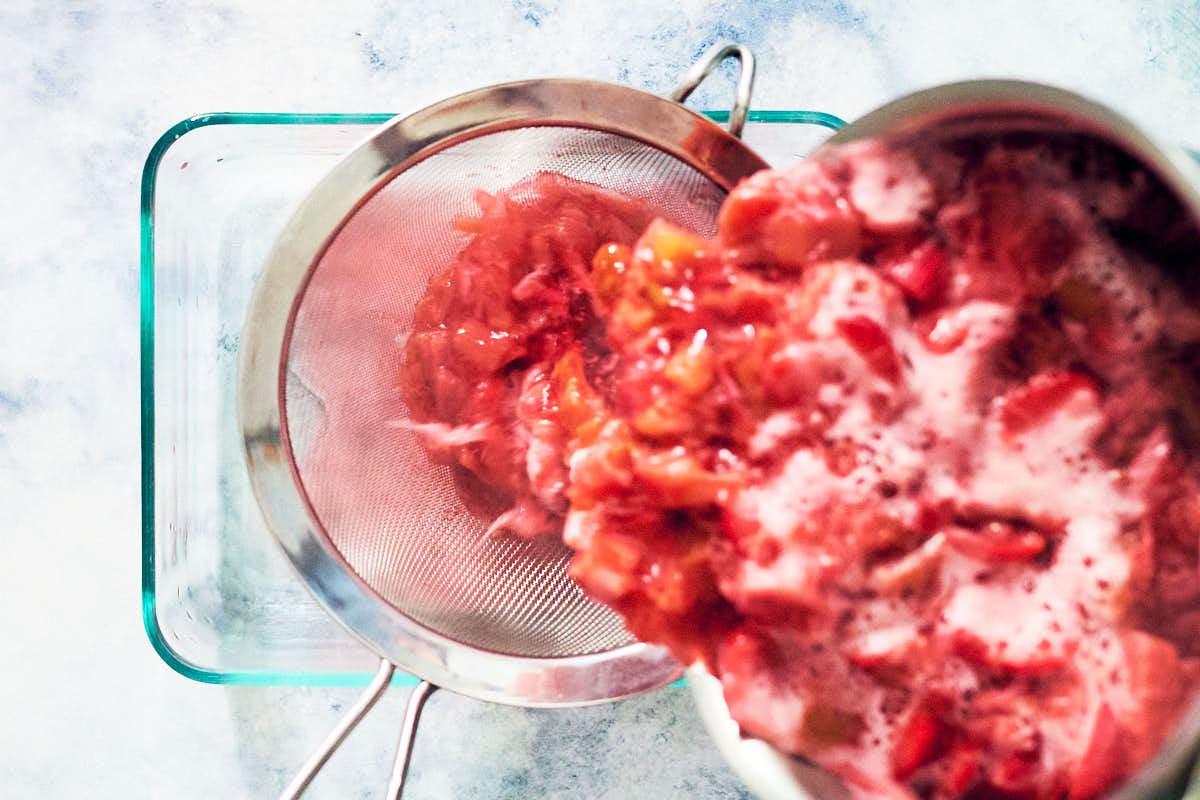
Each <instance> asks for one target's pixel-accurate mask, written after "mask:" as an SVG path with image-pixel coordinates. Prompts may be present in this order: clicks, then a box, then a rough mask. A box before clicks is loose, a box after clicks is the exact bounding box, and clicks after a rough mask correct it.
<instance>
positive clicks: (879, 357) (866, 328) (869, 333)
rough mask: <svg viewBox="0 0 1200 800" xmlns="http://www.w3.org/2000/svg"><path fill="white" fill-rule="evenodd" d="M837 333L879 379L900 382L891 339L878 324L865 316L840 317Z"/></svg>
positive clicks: (898, 367) (898, 366)
mask: <svg viewBox="0 0 1200 800" xmlns="http://www.w3.org/2000/svg"><path fill="white" fill-rule="evenodd" d="M836 325H837V330H838V333H840V334H841V335H842V338H843V339H845V340H846V343H847V344H849V345H850V346H851V347H852V348H854V351H855V352H856V353H858V354H859V355H860V356H862V358H863V360H864V361H866V362H867V365H868V366H870V367H871V369H872V370H874V371H875V372H876V373H877V374H878V375H879V376H880V377H883V378H886V379H887V380H889V381H891V382H893V383H895V382H896V381H898V380H900V362H899V360H898V359H897V358H896V350H895V348H894V347H893V346H892V339H891V337H890V336H888V334H887V332H886V331H885V330H884V329H883V328H882V327H880V325H879V323H878V322H876V321H875V320H873V319H871V318H870V317H868V316H865V315H861V314H859V315H856V316H853V317H842V318H841V319H839V320H838V321H837V323H836Z"/></svg>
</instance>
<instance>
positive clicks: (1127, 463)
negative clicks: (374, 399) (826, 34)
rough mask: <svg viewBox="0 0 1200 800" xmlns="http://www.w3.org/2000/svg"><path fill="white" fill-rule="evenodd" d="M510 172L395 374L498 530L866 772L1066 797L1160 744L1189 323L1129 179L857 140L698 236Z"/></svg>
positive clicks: (1198, 523) (1174, 716) (1177, 586)
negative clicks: (550, 554) (517, 187)
mask: <svg viewBox="0 0 1200 800" xmlns="http://www.w3.org/2000/svg"><path fill="white" fill-rule="evenodd" d="M534 184H536V188H537V189H538V190H539V191H538V192H537V195H538V197H537V199H534V200H529V199H525V200H520V199H518V198H519V197H528V196H529V192H528V191H524V192H509V193H504V194H501V195H498V196H494V197H493V196H486V195H481V197H480V199H479V200H480V208H481V213H480V215H479V216H478V217H476V218H472V219H470V220H464V221H463V223H462V225H463V227H464V229H465V230H468V231H469V232H471V233H473V234H475V236H474V238H473V240H472V242H471V244H470V245H468V247H467V248H466V249H465V250H464V251H463V252H462V253H461V254H460V255H459V257H458V258H457V260H456V261H455V263H454V264H452V265H451V266H450V268H449V269H448V270H447V271H446V272H445V273H444V274H443V275H441V276H439V277H438V278H436V279H435V280H434V281H433V282H432V284H431V286H430V290H429V293H428V295H427V296H426V298H425V299H424V300H423V301H422V303H421V305H420V307H419V308H418V311H417V318H416V325H415V329H414V332H413V334H412V336H410V338H409V340H408V345H407V348H408V351H407V361H406V366H405V371H404V374H403V376H402V379H401V383H402V387H403V389H404V392H405V398H406V400H407V403H408V406H409V408H410V411H411V414H412V416H413V417H414V419H415V421H416V423H418V424H417V425H416V428H417V430H418V432H419V434H420V435H421V436H422V437H423V439H424V441H425V444H426V446H427V447H428V448H429V450H430V452H431V453H432V454H433V455H434V456H435V457H437V458H438V459H439V460H441V461H444V462H446V463H450V464H452V465H454V468H455V470H456V474H457V475H458V476H459V487H460V493H461V494H462V495H463V499H464V501H465V502H466V503H467V504H468V505H469V506H470V507H472V508H474V509H476V510H478V511H479V512H480V513H486V514H489V515H490V516H491V517H492V518H495V519H496V522H495V524H494V525H493V529H494V530H496V531H500V530H508V531H511V532H513V533H515V534H516V535H525V536H534V535H552V536H558V535H561V536H562V537H563V538H564V539H565V541H566V543H567V544H568V545H570V546H571V547H572V548H573V549H574V550H575V556H574V560H573V563H572V567H571V571H572V575H573V576H574V578H575V579H576V580H577V581H578V582H579V583H580V584H581V585H582V586H583V587H584V588H585V589H586V590H587V591H588V592H589V593H590V594H592V595H593V596H595V597H596V598H598V599H600V600H602V601H603V602H605V603H607V604H609V605H610V606H612V607H613V608H615V609H617V610H618V611H619V612H620V613H621V614H622V615H623V616H624V617H625V619H626V621H627V625H628V627H629V629H630V631H632V632H633V633H634V634H635V635H637V636H638V637H639V638H640V639H642V640H643V641H648V642H656V643H661V644H664V645H666V646H667V647H669V648H670V649H671V650H672V652H673V653H674V654H675V655H676V656H677V657H678V658H679V659H680V660H681V661H683V662H685V663H691V662H694V661H697V660H699V661H702V662H703V663H704V664H705V665H706V666H707V668H708V669H709V670H710V671H711V672H712V673H713V674H714V675H716V676H717V677H718V678H719V679H720V680H721V682H722V684H723V686H724V691H725V697H726V700H727V702H728V704H729V707H730V710H731V712H732V714H733V716H734V718H735V719H736V720H737V721H738V723H739V724H740V726H741V729H742V731H743V733H744V734H746V735H750V736H755V737H759V738H762V739H765V740H767V741H768V742H770V743H771V744H773V745H775V746H777V747H779V748H782V749H783V750H786V751H789V752H792V753H797V754H802V755H804V756H807V757H808V758H810V759H812V760H813V761H815V762H816V763H818V764H821V765H823V766H825V767H827V768H829V769H831V770H832V771H834V772H836V773H838V774H839V775H841V776H842V777H843V778H845V779H846V782H847V784H848V785H849V786H850V787H852V789H854V790H855V791H856V792H859V793H861V794H863V795H866V796H874V797H880V796H882V797H897V798H905V797H922V798H925V797H934V798H952V797H1005V798H1064V797H1066V798H1071V800H1084V799H1085V798H1091V797H1095V796H1097V795H1100V794H1102V793H1103V792H1104V791H1106V790H1107V789H1109V788H1111V787H1113V786H1114V785H1115V784H1116V783H1117V782H1119V781H1120V780H1121V779H1122V778H1124V777H1126V776H1128V775H1129V774H1131V773H1132V772H1133V771H1134V770H1136V769H1137V768H1138V767H1139V766H1140V765H1141V764H1142V763H1144V762H1145V761H1146V760H1147V759H1148V758H1149V756H1150V755H1152V754H1153V753H1154V751H1155V750H1156V748H1157V747H1158V746H1159V745H1160V743H1161V742H1162V740H1163V738H1164V737H1165V736H1166V735H1167V734H1168V733H1169V732H1170V730H1171V729H1172V727H1173V725H1174V723H1175V722H1176V721H1177V720H1178V717H1179V715H1180V714H1181V713H1182V710H1183V709H1185V708H1186V707H1187V703H1188V701H1189V700H1190V698H1191V696H1192V694H1193V691H1194V688H1195V687H1196V685H1197V682H1198V678H1200V668H1198V664H1200V660H1198V659H1197V657H1198V656H1200V635H1197V630H1198V626H1200V565H1198V560H1200V556H1198V543H1197V536H1198V534H1200V464H1198V463H1197V459H1196V456H1195V454H1196V453H1197V449H1196V448H1197V444H1198V443H1200V410H1198V407H1197V405H1196V398H1197V397H1198V396H1200V394H1198V391H1200V383H1198V380H1197V379H1198V376H1200V373H1198V371H1197V368H1198V366H1200V314H1197V312H1196V311H1195V310H1193V309H1194V307H1195V301H1196V297H1195V293H1194V291H1193V287H1191V286H1190V285H1185V284H1186V281H1185V279H1184V278H1177V277H1176V275H1184V276H1186V275H1187V274H1188V272H1187V270H1188V269H1189V268H1190V267H1191V265H1189V264H1187V263H1186V257H1187V256H1188V255H1189V254H1190V255H1191V257H1193V258H1194V256H1195V250H1194V249H1191V248H1190V246H1179V242H1181V241H1182V242H1188V241H1191V240H1189V239H1188V238H1187V236H1188V235H1190V234H1183V235H1181V234H1180V233H1179V231H1178V230H1176V228H1177V227H1178V226H1177V225H1175V223H1176V222H1177V221H1178V220H1179V219H1182V214H1181V213H1180V212H1179V211H1178V208H1177V207H1175V206H1172V204H1171V202H1170V201H1169V199H1164V196H1165V194H1164V192H1163V191H1162V190H1161V188H1160V187H1158V186H1157V184H1156V183H1155V182H1154V181H1153V180H1152V179H1150V178H1149V177H1148V176H1147V175H1146V174H1145V173H1143V172H1141V171H1139V170H1138V169H1136V168H1134V167H1133V166H1132V165H1131V164H1129V163H1127V162H1126V161H1125V160H1123V159H1122V157H1120V156H1117V155H1115V154H1113V153H1111V152H1109V151H1106V150H1104V149H1103V148H1100V147H1099V146H1096V145H1094V144H1089V143H1088V142H1086V141H1085V140H1082V139H1068V138H1064V139H1050V138H1047V137H1044V136H1043V137H1041V138H1036V137H1028V136H1026V137H1024V138H1020V137H1012V136H1009V137H999V136H997V137H992V138H990V139H989V138H979V137H977V138H975V139H973V140H971V141H966V142H963V141H959V142H954V141H948V142H942V143H936V144H929V143H923V144H919V145H884V144H882V143H878V142H868V143H859V144H854V145H850V146H844V147H842V148H841V149H837V150H829V151H827V152H826V153H825V154H824V155H823V156H822V157H820V158H818V159H811V160H809V161H807V162H804V163H802V164H799V165H798V166H795V167H792V168H790V169H787V170H782V171H767V172H762V173H759V174H758V175H755V176H754V177H752V178H750V179H748V180H746V181H744V182H742V183H741V184H740V185H739V186H738V187H737V188H736V189H735V190H734V191H733V192H732V194H731V195H730V196H729V197H728V199H727V200H726V202H725V204H724V206H723V208H722V210H721V214H720V218H719V233H718V235H717V236H716V237H715V238H712V239H704V238H701V237H699V236H697V235H695V234H693V233H690V232H687V231H684V230H681V229H679V228H676V227H673V226H672V225H670V224H668V223H666V222H663V221H661V220H658V221H654V222H650V215H649V214H648V213H647V211H646V209H644V208H643V207H641V206H640V205H638V204H637V203H634V202H632V201H629V200H626V199H622V198H620V197H616V196H613V195H610V194H608V193H607V192H603V191H601V190H599V189H597V188H595V187H591V186H588V185H585V184H579V183H573V182H571V181H568V180H566V179H563V178H557V177H554V176H538V177H537V178H536V179H534ZM525 189H528V187H525ZM647 223H649V226H648V227H647ZM639 233H640V236H639ZM1181 254H1182V255H1181Z"/></svg>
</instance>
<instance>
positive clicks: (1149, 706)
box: [1113, 630, 1183, 764]
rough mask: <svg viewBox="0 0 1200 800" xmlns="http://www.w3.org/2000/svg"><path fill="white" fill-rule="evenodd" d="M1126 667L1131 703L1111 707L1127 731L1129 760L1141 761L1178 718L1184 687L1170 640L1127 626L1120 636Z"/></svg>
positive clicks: (1132, 761)
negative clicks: (1129, 628)
mask: <svg viewBox="0 0 1200 800" xmlns="http://www.w3.org/2000/svg"><path fill="white" fill-rule="evenodd" d="M1121 644H1122V646H1123V647H1124V650H1125V658H1126V661H1127V663H1128V669H1129V678H1128V680H1129V693H1130V695H1131V697H1132V699H1133V704H1132V706H1130V707H1129V708H1127V709H1114V710H1113V713H1114V714H1116V716H1117V723H1118V724H1119V725H1120V727H1121V728H1123V729H1124V730H1125V731H1127V732H1128V733H1129V735H1130V737H1129V747H1128V749H1129V757H1130V762H1131V763H1135V764H1137V763H1141V762H1142V761H1144V760H1145V759H1146V758H1148V757H1149V756H1150V755H1151V754H1152V753H1153V752H1154V751H1155V749H1156V748H1157V747H1158V744H1159V742H1161V741H1162V738H1163V736H1165V735H1166V732H1167V730H1168V728H1169V726H1170V725H1171V724H1172V723H1174V721H1175V720H1176V719H1177V718H1178V716H1179V714H1180V712H1181V711H1182V709H1181V708H1180V706H1179V699H1180V695H1181V693H1182V691H1183V676H1182V672H1181V666H1180V660H1179V651H1178V650H1177V649H1176V648H1175V646H1174V645H1173V644H1171V643H1170V642H1168V641H1166V640H1165V639H1161V638H1159V637H1157V636H1154V635H1152V634H1149V633H1146V632H1145V631H1139V630H1128V631H1125V632H1124V633H1123V634H1122V636H1121Z"/></svg>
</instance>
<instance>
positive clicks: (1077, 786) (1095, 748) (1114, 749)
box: [1067, 703, 1125, 800]
mask: <svg viewBox="0 0 1200 800" xmlns="http://www.w3.org/2000/svg"><path fill="white" fill-rule="evenodd" d="M1124 755H1125V753H1124V749H1123V748H1122V747H1121V743H1120V741H1119V738H1118V731H1117V721H1116V718H1115V717H1113V713H1112V709H1111V708H1109V706H1108V703H1103V704H1101V706H1100V709H1099V710H1098V711H1097V712H1096V718H1095V720H1094V721H1093V722H1092V730H1091V734H1090V735H1089V736H1088V739H1087V747H1085V748H1084V750H1083V756H1082V758H1080V760H1079V765H1078V766H1077V767H1075V774H1074V775H1073V776H1072V777H1071V788H1070V790H1069V791H1068V792H1067V798H1068V800H1093V798H1096V797H1099V796H1100V795H1102V794H1104V792H1105V791H1106V790H1107V789H1108V788H1109V787H1110V786H1112V784H1113V781H1115V780H1116V778H1117V777H1118V776H1119V775H1120V774H1121V773H1122V772H1123V765H1122V761H1123V760H1124Z"/></svg>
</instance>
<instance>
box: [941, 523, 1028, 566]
mask: <svg viewBox="0 0 1200 800" xmlns="http://www.w3.org/2000/svg"><path fill="white" fill-rule="evenodd" d="M946 542H947V543H948V544H949V545H950V546H951V547H953V548H954V549H955V550H958V551H959V552H961V553H963V554H964V555H968V556H970V557H971V558H976V559H979V560H980V561H1000V562H1004V561H1028V560H1029V559H1031V558H1033V557H1034V556H1036V555H1038V554H1039V553H1041V552H1042V551H1043V550H1045V549H1046V537H1045V536H1043V535H1042V534H1041V533H1038V532H1037V531H1034V530H1028V529H1025V530H1019V529H1017V528H1016V527H1014V526H1013V525H1011V524H1009V523H1007V522H997V521H993V522H988V523H986V524H984V525H982V526H981V527H979V528H964V527H962V526H960V525H951V526H950V527H948V528H947V529H946Z"/></svg>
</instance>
